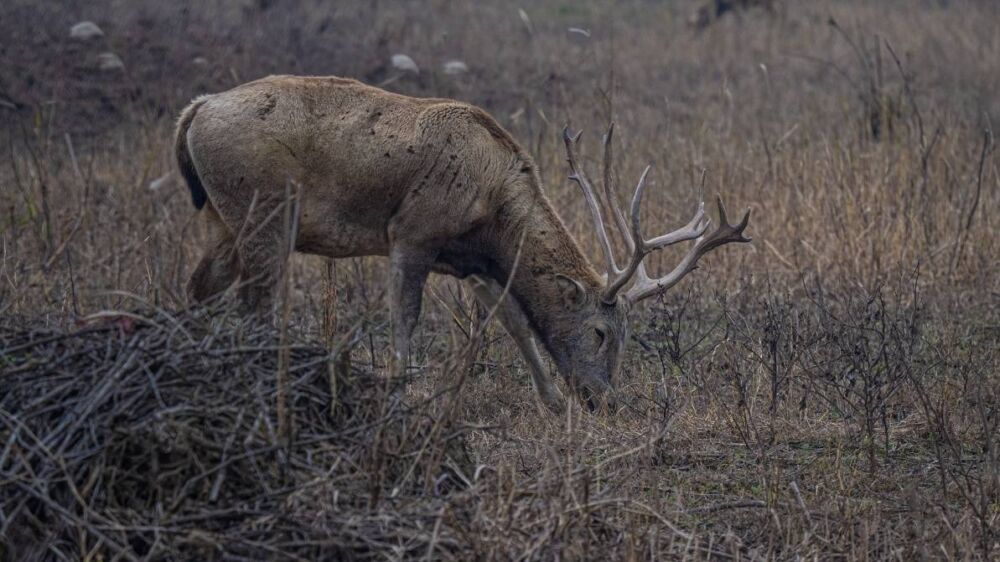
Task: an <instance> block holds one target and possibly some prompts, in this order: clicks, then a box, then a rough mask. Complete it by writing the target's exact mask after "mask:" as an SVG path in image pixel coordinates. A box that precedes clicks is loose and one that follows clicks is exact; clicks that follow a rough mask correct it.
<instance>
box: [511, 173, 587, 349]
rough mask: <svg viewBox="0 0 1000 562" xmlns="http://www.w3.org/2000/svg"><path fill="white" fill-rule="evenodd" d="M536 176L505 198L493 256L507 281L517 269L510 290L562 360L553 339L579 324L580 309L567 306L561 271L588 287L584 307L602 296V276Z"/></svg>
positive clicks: (546, 343)
mask: <svg viewBox="0 0 1000 562" xmlns="http://www.w3.org/2000/svg"><path fill="white" fill-rule="evenodd" d="M532 180H534V181H531V182H530V183H529V185H524V186H522V189H519V190H517V191H516V192H515V193H513V194H512V195H514V196H513V197H510V198H509V199H507V200H506V201H504V202H503V203H502V210H501V212H499V213H497V220H498V224H497V225H496V231H495V234H496V237H495V240H496V241H497V243H496V245H495V248H494V261H495V263H496V266H497V268H498V271H495V272H494V277H495V278H496V279H497V280H498V281H499V282H500V283H506V282H507V279H508V278H509V277H510V274H511V271H514V279H513V281H512V283H511V292H512V294H513V295H514V296H515V297H516V298H517V300H518V302H519V303H520V304H521V307H522V308H523V309H524V312H525V314H526V315H527V316H528V319H529V320H530V322H531V324H532V327H533V328H534V329H535V332H536V333H537V334H538V335H539V336H540V338H541V340H542V342H543V343H544V344H545V347H546V348H547V349H548V351H549V353H550V354H551V355H552V356H553V358H554V359H556V361H557V362H559V361H561V359H562V357H561V355H562V354H561V353H559V350H558V349H554V346H553V344H554V343H555V342H559V341H564V340H565V335H566V333H567V332H568V331H569V330H571V329H573V328H574V327H575V326H577V325H578V324H579V321H580V317H581V311H580V310H571V309H569V308H568V307H567V305H566V299H565V285H560V283H559V282H558V281H557V279H558V277H557V275H565V276H566V277H569V278H571V279H575V280H576V281H578V282H579V283H580V284H581V285H582V286H583V287H584V289H585V290H586V292H587V299H586V304H584V305H583V306H584V307H587V306H590V305H592V304H594V303H597V302H598V300H599V295H600V291H601V289H602V287H603V281H602V280H601V277H600V276H599V275H598V274H597V272H595V271H594V268H593V267H592V266H591V265H590V262H589V261H588V260H587V258H586V257H585V256H584V255H583V252H582V251H580V247H579V246H578V245H577V243H576V241H575V240H574V239H573V237H572V236H571V235H570V234H569V232H568V231H567V230H566V227H565V225H563V223H562V221H561V220H560V219H559V216H558V215H556V212H555V210H553V208H552V206H551V205H550V204H549V201H548V199H547V198H546V197H545V195H544V194H543V193H542V192H541V190H540V189H539V188H538V187H535V186H533V185H530V184H535V182H536V181H537V179H535V178H534V177H533V178H532ZM535 185H537V184H535ZM522 240H523V242H521V241H522ZM519 243H520V246H521V250H520V257H518V245H519ZM515 263H516V265H515Z"/></svg>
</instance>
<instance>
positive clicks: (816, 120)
mask: <svg viewBox="0 0 1000 562" xmlns="http://www.w3.org/2000/svg"><path fill="white" fill-rule="evenodd" d="M724 3H725V2H715V3H710V4H724ZM733 4H740V3H739V2H734V3H733ZM698 6H699V4H698V3H697V2H687V1H681V0H678V1H667V0H623V1H619V2H611V1H591V0H583V1H570V0H543V1H537V2H523V3H521V4H520V6H518V5H517V4H516V3H515V4H511V3H509V2H504V1H493V0H479V1H475V2H461V1H458V0H419V1H412V2H411V1H403V0H372V1H355V2H349V1H344V2H322V1H319V0H232V1H223V0H208V1H192V0H179V1H178V2H153V1H151V0H88V1H87V2H73V1H70V0H50V1H48V2H37V1H35V0H5V1H4V2H3V3H2V4H0V123H2V127H0V149H2V152H0V560H12V561H13V560H230V559H276V560H284V559H293V560H315V559H346V560H353V559H364V560H397V559H428V560H439V559H448V560H583V559H594V560H610V559H614V560H618V559H624V560H637V559H654V560H663V559H668V560H669V559H734V560H735V559H739V560H746V559H782V560H786V559H787V560H792V559H795V560H798V559H817V560H828V559H835V560H836V559H841V560H882V559H886V560H918V559H939V558H940V559H948V560H997V559H1000V170H998V165H1000V157H998V154H1000V151H998V150H997V149H996V139H995V137H994V127H995V122H998V120H1000V94H998V92H1000V33H997V29H998V28H1000V5H998V4H996V3H994V2H990V1H986V0H938V1H931V0H919V1H918V0H907V1H904V0H886V1H882V2H867V1H863V0H818V1H815V2H794V1H786V2H774V3H772V7H771V8H766V7H748V8H739V7H736V8H734V9H732V10H730V11H728V12H726V13H723V14H721V15H719V16H718V17H717V18H715V19H714V20H712V21H710V22H708V23H707V24H706V25H704V26H701V27H695V26H693V25H692V24H691V23H690V19H689V18H690V17H691V15H692V14H693V13H694V12H695V10H696V9H697V8H698ZM83 20H91V21H93V22H95V23H96V24H97V25H98V26H99V27H100V28H101V30H102V31H103V35H102V36H100V37H95V38H91V39H87V40H83V39H73V38H71V37H70V28H71V27H72V26H73V25H74V24H76V23H78V22H80V21H83ZM107 53H114V54H115V55H116V56H117V57H118V59H119V60H120V61H121V63H122V65H121V66H120V67H117V66H116V65H114V64H108V61H109V57H108V56H107V55H106V54H107ZM102 54H103V55H105V56H102ZM395 54H406V55H408V56H409V57H411V58H412V60H413V61H414V62H415V63H416V64H417V66H419V69H420V70H419V73H414V72H407V71H403V70H400V69H397V68H395V67H394V66H393V65H392V64H391V62H390V60H391V57H392V56H393V55H395ZM450 60H461V61H463V62H464V63H465V64H466V66H467V71H466V72H462V73H458V74H451V73H446V72H444V70H443V64H444V63H445V62H447V61H450ZM102 64H103V65H104V67H105V68H103V69H102ZM109 66H110V67H113V68H107V67H109ZM272 73H282V74H334V75H341V76H349V77H354V78H358V79H360V80H363V81H365V82H367V83H370V84H374V85H381V86H382V87H384V88H386V89H388V90H391V91H396V92H400V93H405V94H409V95H417V96H435V97H453V98H456V99H459V100H463V101H468V102H471V103H475V104H477V105H479V106H481V107H483V108H484V109H486V110H487V111H489V112H490V113H491V114H493V115H494V116H495V117H496V118H497V120H498V121H499V122H500V123H501V124H502V125H503V126H504V127H506V128H507V129H508V130H509V131H510V132H511V133H512V134H513V135H514V136H515V137H516V138H517V139H519V141H520V142H521V143H522V144H523V145H524V146H525V147H526V148H527V149H528V150H529V151H530V152H531V154H532V155H533V156H534V157H535V159H536V160H537V162H538V163H539V165H540V167H541V169H542V175H543V179H544V181H545V184H546V191H547V194H548V196H549V198H550V200H551V201H552V202H553V204H554V205H555V206H556V208H557V210H558V212H559V213H560V215H561V217H562V218H563V220H564V222H565V223H566V224H567V226H568V228H569V229H570V231H571V232H572V233H573V234H574V236H576V237H577V240H578V241H579V242H580V244H581V245H582V246H583V247H584V249H585V251H586V252H587V253H588V255H590V256H591V257H592V258H593V259H595V260H597V259H598V258H599V249H598V245H597V240H596V237H595V236H594V231H593V227H592V223H591V222H590V218H589V215H588V212H587V209H586V207H585V205H584V201H583V198H582V196H581V194H580V192H579V189H578V188H577V187H576V186H575V185H574V184H572V183H571V182H569V181H567V173H568V170H567V166H566V162H565V153H564V151H563V146H562V139H561V131H562V128H563V126H564V125H566V124H569V125H570V126H571V127H573V128H574V129H583V130H584V131H585V132H584V137H583V139H584V140H583V149H584V157H585V162H586V164H587V165H588V167H590V168H591V170H592V171H594V170H596V169H597V168H598V167H599V164H600V154H599V152H600V138H601V133H602V132H603V131H604V130H605V129H606V128H607V126H608V125H609V123H611V122H614V123H615V131H616V134H615V138H616V140H615V150H616V160H615V163H614V164H615V178H616V184H617V188H618V191H619V193H620V194H621V196H622V198H623V199H624V198H625V197H626V196H627V195H626V193H625V192H626V191H629V190H630V189H631V187H632V186H633V185H634V182H635V180H636V179H637V177H638V175H639V173H640V172H641V171H642V169H643V167H644V166H645V165H646V164H652V165H653V171H652V173H651V174H652V175H651V179H650V184H649V188H648V189H647V195H646V198H647V201H646V209H645V213H646V216H644V217H643V220H644V223H645V224H646V225H656V228H657V229H659V230H663V231H665V230H667V229H668V228H676V227H677V226H680V225H681V224H683V223H684V222H687V219H688V217H689V216H690V214H691V212H692V211H693V210H694V207H695V204H696V202H697V198H698V197H699V193H700V192H703V193H705V195H706V196H707V197H708V196H712V195H713V194H715V193H720V194H722V195H723V197H724V198H725V199H726V201H727V202H728V204H729V207H730V209H731V212H732V213H735V212H736V211H737V210H738V209H739V208H742V207H749V208H751V209H752V210H753V218H752V221H751V225H750V228H749V229H748V234H749V235H751V236H752V237H753V243H752V244H751V245H739V246H729V247H727V248H725V249H723V250H720V251H718V252H715V253H713V254H712V255H710V256H708V257H707V258H706V259H705V260H703V262H702V263H703V266H702V267H701V269H699V270H698V271H697V272H695V273H693V274H692V275H691V276H689V278H687V279H686V280H685V281H683V282H682V283H681V284H680V285H678V286H677V287H676V288H675V289H674V290H673V291H671V292H670V293H668V294H667V295H666V296H665V297H664V298H661V299H659V300H658V301H655V302H648V303H647V304H644V305H642V307H641V311H640V312H639V313H638V314H636V315H635V318H634V325H633V330H632V337H631V338H630V341H629V342H628V351H627V358H626V361H625V365H624V367H623V370H622V373H621V376H620V377H619V378H618V379H617V380H615V381H614V382H615V384H616V387H617V388H618V389H619V392H620V394H621V400H620V405H619V406H620V409H619V411H617V412H613V413H609V414H588V413H586V412H585V411H581V409H580V408H579V407H578V406H574V407H573V408H570V409H569V411H568V412H567V414H566V415H565V417H562V418H559V417H556V416H553V415H552V414H550V413H548V411H546V410H545V409H544V408H542V407H541V406H540V404H539V402H538V399H537V398H536V396H535V392H534V390H533V389H532V387H531V383H530V376H529V375H528V373H527V371H526V369H525V366H524V364H523V362H522V361H521V359H520V357H519V356H518V355H517V353H516V349H515V347H514V346H513V345H512V342H511V341H510V339H509V338H508V337H507V336H506V335H505V334H504V333H503V331H502V330H501V328H500V327H499V326H498V325H497V324H496V323H488V322H485V320H487V314H486V313H487V311H484V310H482V309H481V308H480V307H479V306H478V305H475V304H474V303H473V300H472V298H471V295H470V294H469V293H468V291H466V290H465V289H464V288H463V286H462V284H461V283H460V282H458V281H457V280H454V279H450V278H445V277H436V278H432V281H431V283H430V285H429V287H428V289H427V292H426V298H425V301H424V302H425V305H424V314H423V317H422V321H421V325H420V327H419V328H418V331H417V334H416V335H415V337H414V345H413V349H414V350H415V351H414V353H413V356H412V357H411V364H412V365H413V367H412V369H411V370H410V371H411V373H410V378H411V379H412V380H411V381H410V382H409V384H408V385H407V392H406V397H405V400H404V402H403V403H402V404H399V403H397V402H395V401H393V400H389V399H387V398H386V397H387V395H388V393H389V392H390V391H391V388H392V387H393V385H394V384H395V383H396V382H397V381H391V380H389V379H388V378H387V377H386V362H387V347H388V344H387V342H388V338H387V328H388V320H387V310H386V306H385V303H384V298H383V275H384V271H385V267H384V259H382V258H365V259H352V260H340V261H337V262H335V263H334V262H328V261H326V260H324V259H321V258H318V257H315V256H296V257H295V258H294V259H293V261H292V264H291V267H290V268H289V270H288V272H287V274H286V278H285V280H284V282H283V285H282V299H281V302H282V308H283V309H284V310H285V311H286V313H285V314H282V315H279V316H280V317H281V318H282V320H281V321H279V322H277V325H276V326H261V325H257V324H253V323H247V322H243V321H242V320H241V319H240V318H238V317H237V316H236V315H235V313H234V312H233V310H232V308H233V307H232V306H231V304H232V302H231V301H232V299H231V298H230V299H228V300H227V301H225V302H223V303H220V304H219V305H218V306H216V307H215V308H213V309H211V310H206V309H200V308H195V307H192V306H191V305H190V303H188V302H187V301H186V298H185V296H184V284H185V282H186V280H187V276H188V275H189V274H190V272H191V270H192V268H193V267H194V264H195V263H196V260H197V258H198V256H199V254H200V252H201V244H202V243H203V241H204V239H205V235H206V233H205V232H204V231H203V225H202V224H201V222H200V221H199V217H198V216H197V213H196V212H195V211H194V209H193V208H192V206H191V203H190V199H189V195H188V192H187V188H186V187H185V186H184V184H183V181H182V180H181V179H180V176H179V174H178V173H177V171H176V165H175V163H174V159H173V154H172V133H173V121H174V119H175V117H176V115H177V113H178V112H179V111H180V109H181V108H182V107H183V106H184V105H185V104H186V103H187V101H189V100H190V99H191V98H192V97H193V96H195V95H198V94H201V93H206V92H215V91H221V90H224V89H227V88H229V87H232V86H235V85H237V84H239V83H242V82H245V81H248V80H251V79H254V78H258V77H261V76H265V75H268V74H272ZM679 252H680V251H679V250H678V251H676V252H675V251H672V250H671V251H667V252H663V253H662V255H657V256H654V257H653V259H652V260H651V261H652V264H653V265H654V269H655V270H657V271H659V270H663V269H664V268H666V267H670V266H671V265H670V264H672V263H673V262H674V261H675V260H677V259H678V258H679V256H680V253H679ZM559 384H560V385H562V381H560V383H559ZM564 393H565V391H564Z"/></svg>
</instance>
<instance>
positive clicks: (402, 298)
mask: <svg viewBox="0 0 1000 562" xmlns="http://www.w3.org/2000/svg"><path fill="white" fill-rule="evenodd" d="M436 256H437V252H436V251H430V250H427V249H422V248H415V247H410V246H406V245H403V244H396V245H393V247H392V249H391V250H390V251H389V291H388V293H389V294H388V296H389V324H390V332H391V338H392V342H391V343H392V349H391V351H390V356H389V375H390V376H392V377H394V378H395V377H400V376H402V375H404V374H406V366H407V362H408V360H409V352H410V336H411V335H413V329H414V328H415V327H416V325H417V320H418V319H419V318H420V304H421V301H422V299H423V293H424V283H425V282H426V281H427V274H428V273H429V272H430V269H431V266H432V265H433V264H434V258H435V257H436Z"/></svg>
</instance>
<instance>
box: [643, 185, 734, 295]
mask: <svg viewBox="0 0 1000 562" xmlns="http://www.w3.org/2000/svg"><path fill="white" fill-rule="evenodd" d="M716 204H717V206H718V208H719V226H718V227H717V228H716V229H715V230H714V231H713V232H712V233H711V234H709V235H707V236H702V237H701V238H700V239H699V240H698V242H697V243H695V245H694V247H693V248H691V250H690V251H688V253H687V254H686V255H685V256H684V259H682V260H681V263H680V264H678V265H677V267H675V268H674V270H673V271H671V272H670V273H668V274H667V275H664V276H663V277H660V278H658V279H650V278H649V277H648V276H646V274H645V270H641V271H639V275H637V279H636V282H635V285H633V286H632V288H631V289H629V290H628V292H627V293H626V294H625V298H626V299H627V300H628V301H629V302H633V303H634V302H637V301H640V300H642V299H645V298H649V297H651V296H654V295H658V294H660V293H663V292H665V291H666V290H668V289H670V288H671V287H673V286H674V285H676V284H677V282H678V281H680V280H681V279H683V278H684V276H685V275H687V274H688V273H691V272H692V271H694V270H695V269H696V268H697V267H698V260H699V259H701V257H702V256H704V255H705V254H707V253H708V252H711V251H712V250H714V249H715V248H718V247H719V246H723V245H725V244H729V243H746V242H750V238H749V237H747V236H744V234H743V231H744V230H745V229H746V227H747V225H748V224H749V223H750V209H747V211H746V213H744V214H743V219H742V220H740V222H739V223H738V224H735V225H734V224H729V220H728V219H727V218H726V208H725V206H724V205H723V204H722V197H719V196H716ZM705 226H707V224H705ZM682 230H683V229H682Z"/></svg>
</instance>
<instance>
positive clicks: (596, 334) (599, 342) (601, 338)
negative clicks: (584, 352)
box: [594, 328, 606, 348]
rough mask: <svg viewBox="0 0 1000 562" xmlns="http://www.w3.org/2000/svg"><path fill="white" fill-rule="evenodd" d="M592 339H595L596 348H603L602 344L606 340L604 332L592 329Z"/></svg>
mask: <svg viewBox="0 0 1000 562" xmlns="http://www.w3.org/2000/svg"><path fill="white" fill-rule="evenodd" d="M594 337H595V340H594V341H596V342H597V347H598V348H603V347H604V342H605V340H606V335H605V333H604V330H602V329H600V328H594Z"/></svg>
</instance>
